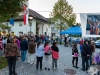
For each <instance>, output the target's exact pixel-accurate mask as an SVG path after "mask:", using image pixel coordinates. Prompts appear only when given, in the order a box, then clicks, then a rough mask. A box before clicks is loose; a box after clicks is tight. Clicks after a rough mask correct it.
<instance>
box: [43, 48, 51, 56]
mask: <svg viewBox="0 0 100 75" xmlns="http://www.w3.org/2000/svg"><path fill="white" fill-rule="evenodd" d="M48 50H50V51H51V52H52V50H51V47H50V46H45V47H44V52H45V55H50V54H48Z"/></svg>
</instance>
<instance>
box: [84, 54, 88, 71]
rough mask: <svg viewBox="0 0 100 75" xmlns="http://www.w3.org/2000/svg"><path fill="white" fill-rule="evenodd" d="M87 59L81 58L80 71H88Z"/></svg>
mask: <svg viewBox="0 0 100 75" xmlns="http://www.w3.org/2000/svg"><path fill="white" fill-rule="evenodd" d="M88 60H89V57H86V56H82V69H83V70H84V71H85V70H86V71H87V70H88V68H89V63H88Z"/></svg>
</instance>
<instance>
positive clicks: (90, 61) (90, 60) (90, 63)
mask: <svg viewBox="0 0 100 75" xmlns="http://www.w3.org/2000/svg"><path fill="white" fill-rule="evenodd" d="M89 57H90V58H89V66H91V65H92V55H90V56H89Z"/></svg>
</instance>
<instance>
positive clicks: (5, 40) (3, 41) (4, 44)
mask: <svg viewBox="0 0 100 75" xmlns="http://www.w3.org/2000/svg"><path fill="white" fill-rule="evenodd" d="M2 44H3V47H4V53H5V48H6V44H7V38H6V37H4V39H3V40H2Z"/></svg>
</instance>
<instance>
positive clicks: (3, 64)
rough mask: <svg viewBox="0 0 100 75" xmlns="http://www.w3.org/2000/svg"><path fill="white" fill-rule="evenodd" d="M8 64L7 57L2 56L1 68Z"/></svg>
mask: <svg viewBox="0 0 100 75" xmlns="http://www.w3.org/2000/svg"><path fill="white" fill-rule="evenodd" d="M7 65H8V63H7V60H6V58H4V57H0V70H1V69H3V68H5V67H6V66H7Z"/></svg>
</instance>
